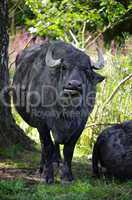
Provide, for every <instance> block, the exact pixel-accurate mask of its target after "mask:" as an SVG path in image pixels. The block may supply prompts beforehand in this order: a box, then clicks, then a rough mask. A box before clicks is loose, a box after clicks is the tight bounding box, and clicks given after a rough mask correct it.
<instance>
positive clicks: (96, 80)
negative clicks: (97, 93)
mask: <svg viewBox="0 0 132 200" xmlns="http://www.w3.org/2000/svg"><path fill="white" fill-rule="evenodd" d="M93 79H94V83H95V84H97V83H100V82H102V81H103V80H104V79H105V77H104V76H102V75H100V74H97V73H96V72H93Z"/></svg>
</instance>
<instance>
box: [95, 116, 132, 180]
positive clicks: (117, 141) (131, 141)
mask: <svg viewBox="0 0 132 200" xmlns="http://www.w3.org/2000/svg"><path fill="white" fill-rule="evenodd" d="M92 163H93V173H94V174H95V175H97V176H100V175H101V174H104V175H107V176H109V177H116V178H119V179H128V178H132V120H130V121H125V122H123V123H121V124H116V125H113V126H111V127H108V128H106V129H105V130H103V131H102V132H101V134H100V135H99V137H98V138H97V141H96V143H95V145H94V149H93V157H92ZM99 165H100V167H99ZM103 168H104V169H103ZM102 169H103V170H105V171H104V173H103V171H102Z"/></svg>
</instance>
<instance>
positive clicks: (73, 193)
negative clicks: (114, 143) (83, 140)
mask: <svg viewBox="0 0 132 200" xmlns="http://www.w3.org/2000/svg"><path fill="white" fill-rule="evenodd" d="M1 163H2V165H0V168H1V167H2V168H5V169H7V170H8V169H9V168H10V169H11V168H13V169H16V170H20V169H21V168H24V169H25V170H26V169H28V170H29V171H28V173H27V174H26V176H27V177H31V176H30V175H31V173H32V172H30V169H32V168H35V169H34V174H35V171H36V170H37V168H38V166H39V153H38V152H24V151H23V152H22V154H20V153H19V154H18V156H15V157H14V158H11V159H10V158H8V159H4V160H3V161H2V162H1ZM73 173H74V176H75V181H74V182H73V183H71V184H67V185H62V184H61V182H60V179H59V176H57V177H56V179H55V183H54V184H52V185H46V184H44V183H41V182H40V179H39V176H38V175H37V176H38V179H37V181H33V180H32V179H26V178H25V177H24V176H23V177H21V176H18V174H17V173H16V174H15V178H11V179H10V178H8V177H4V178H6V180H4V178H3V180H0V200H30V199H31V200H85V199H86V200H131V197H132V181H127V182H119V181H117V180H114V179H112V180H108V179H105V178H104V177H102V178H101V179H95V178H94V177H92V173H91V161H88V159H87V156H86V155H85V156H81V154H80V155H78V151H76V153H75V155H74V159H73ZM19 175H20V174H19Z"/></svg>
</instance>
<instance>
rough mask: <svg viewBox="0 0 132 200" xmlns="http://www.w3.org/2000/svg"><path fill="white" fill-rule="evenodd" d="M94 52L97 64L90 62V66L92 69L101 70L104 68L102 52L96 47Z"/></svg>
mask: <svg viewBox="0 0 132 200" xmlns="http://www.w3.org/2000/svg"><path fill="white" fill-rule="evenodd" d="M96 50H97V52H98V62H97V63H94V62H93V61H92V60H91V66H92V68H94V69H101V68H103V67H104V63H105V61H104V56H103V52H102V50H101V49H100V48H99V47H98V46H97V47H96Z"/></svg>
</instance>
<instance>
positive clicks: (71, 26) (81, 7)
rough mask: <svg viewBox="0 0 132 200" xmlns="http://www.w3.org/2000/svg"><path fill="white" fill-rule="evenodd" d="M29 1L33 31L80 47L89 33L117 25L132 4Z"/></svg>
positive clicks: (78, 0) (96, 32)
mask: <svg viewBox="0 0 132 200" xmlns="http://www.w3.org/2000/svg"><path fill="white" fill-rule="evenodd" d="M26 4H27V5H28V6H29V7H30V9H31V10H32V12H33V13H34V15H35V18H34V19H33V20H32V21H31V20H28V19H27V25H28V26H29V27H32V28H31V29H30V30H31V31H32V32H35V33H36V34H39V35H41V36H49V37H50V38H60V39H63V40H65V41H70V42H74V43H75V44H76V45H78V46H79V47H82V46H84V44H83V37H85V34H86V32H92V34H93V36H95V35H97V34H98V33H100V32H104V31H105V30H106V29H107V27H112V26H114V25H115V24H117V23H118V22H119V21H120V20H121V19H122V17H123V16H124V15H125V14H126V13H127V12H128V11H129V10H130V9H131V6H132V2H131V3H130V4H128V7H127V8H126V7H124V5H123V4H121V3H120V2H118V1H115V0H107V1H106V0H99V1H91V0H86V1H80V0H77V1H74V0H63V1H53V0H52V1H51V0H43V1H39V0H35V1H34V0H26Z"/></svg>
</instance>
